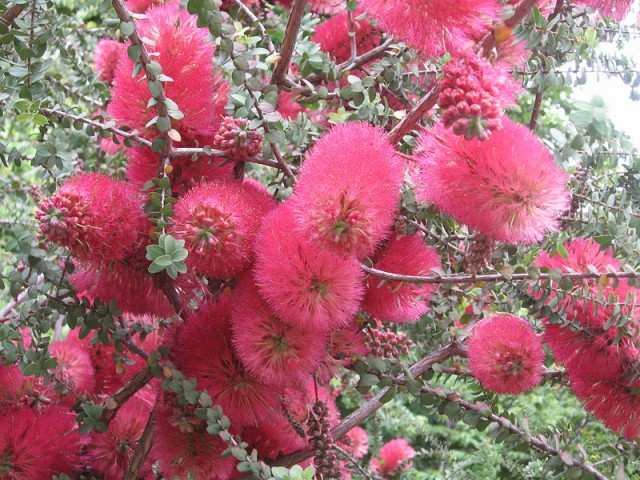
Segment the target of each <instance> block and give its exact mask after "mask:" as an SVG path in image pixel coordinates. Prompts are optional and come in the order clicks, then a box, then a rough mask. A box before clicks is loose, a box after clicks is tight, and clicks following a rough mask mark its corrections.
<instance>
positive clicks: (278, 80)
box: [271, 0, 307, 88]
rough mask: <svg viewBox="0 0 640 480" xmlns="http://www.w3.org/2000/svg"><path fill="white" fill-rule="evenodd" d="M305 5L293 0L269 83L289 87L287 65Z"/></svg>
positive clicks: (302, 2) (299, 0)
mask: <svg viewBox="0 0 640 480" xmlns="http://www.w3.org/2000/svg"><path fill="white" fill-rule="evenodd" d="M306 4H307V0H295V1H294V2H293V7H292V8H291V13H290V14H289V21H288V22H287V28H286V30H285V32H284V40H283V42H282V48H281V49H280V59H279V60H278V64H277V65H276V68H275V70H274V71H273V77H272V78H271V83H272V84H274V85H278V87H280V88H282V87H283V86H290V82H289V80H288V79H287V75H288V73H289V65H290V64H291V57H292V56H293V51H294V49H295V47H296V41H297V38H298V31H299V30H300V24H301V23H302V15H304V7H305V6H306Z"/></svg>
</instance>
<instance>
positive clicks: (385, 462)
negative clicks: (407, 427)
mask: <svg viewBox="0 0 640 480" xmlns="http://www.w3.org/2000/svg"><path fill="white" fill-rule="evenodd" d="M415 455H416V451H415V450H414V449H413V448H412V447H411V445H409V442H407V441H406V440H405V439H404V438H395V439H393V440H390V441H388V442H387V443H385V444H384V445H383V446H382V448H380V451H379V452H378V454H377V455H376V456H375V457H374V458H372V459H371V463H370V466H371V471H372V472H373V473H375V474H376V475H379V476H381V477H382V478H384V479H391V478H393V477H394V476H396V475H399V474H400V473H402V472H404V471H406V470H408V469H409V468H411V465H412V462H411V459H412V458H413V457H415Z"/></svg>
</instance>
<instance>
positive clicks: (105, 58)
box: [93, 38, 123, 83]
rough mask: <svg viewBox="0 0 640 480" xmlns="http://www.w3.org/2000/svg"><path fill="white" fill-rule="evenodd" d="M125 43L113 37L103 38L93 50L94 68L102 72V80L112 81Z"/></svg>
mask: <svg viewBox="0 0 640 480" xmlns="http://www.w3.org/2000/svg"><path fill="white" fill-rule="evenodd" d="M122 47H123V44H122V43H120V42H118V41H117V40H114V39H112V38H101V39H100V40H98V43H97V44H96V48H95V50H94V51H93V70H94V71H96V72H100V80H102V81H103V82H106V83H111V82H112V81H113V77H114V75H115V71H116V66H117V65H118V59H119V57H120V50H121V49H122Z"/></svg>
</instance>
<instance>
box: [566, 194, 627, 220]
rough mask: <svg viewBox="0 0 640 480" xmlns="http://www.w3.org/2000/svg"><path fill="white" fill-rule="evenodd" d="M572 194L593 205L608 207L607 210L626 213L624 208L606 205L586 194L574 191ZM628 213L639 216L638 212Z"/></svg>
mask: <svg viewBox="0 0 640 480" xmlns="http://www.w3.org/2000/svg"><path fill="white" fill-rule="evenodd" d="M573 196H574V197H576V198H578V199H580V200H583V201H585V202H589V203H593V204H594V205H599V206H601V207H604V208H608V209H609V210H614V211H616V212H621V213H627V212H625V210H624V208H621V207H617V206H615V205H607V204H606V203H604V202H601V201H599V200H594V199H593V198H591V197H588V196H586V195H582V194H580V193H575V192H574V193H573ZM629 215H631V216H632V217H636V218H640V213H635V212H630V213H629Z"/></svg>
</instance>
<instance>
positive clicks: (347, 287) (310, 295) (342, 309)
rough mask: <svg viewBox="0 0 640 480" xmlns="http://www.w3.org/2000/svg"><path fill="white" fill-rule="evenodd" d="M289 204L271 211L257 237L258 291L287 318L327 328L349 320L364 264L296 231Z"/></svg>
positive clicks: (359, 291)
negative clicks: (327, 249) (324, 248)
mask: <svg viewBox="0 0 640 480" xmlns="http://www.w3.org/2000/svg"><path fill="white" fill-rule="evenodd" d="M295 227H296V224H295V219H294V216H293V213H292V211H291V209H290V208H289V205H282V206H280V207H279V208H277V209H276V210H274V211H273V212H272V213H271V214H270V215H268V216H267V217H266V218H265V220H264V222H263V224H262V228H261V229H260V233H259V234H258V237H257V240H256V247H255V248H256V264H255V267H254V276H255V279H256V284H257V285H258V287H259V289H260V293H261V294H262V296H263V297H264V298H265V299H266V300H267V302H268V304H269V306H270V307H271V308H272V309H273V310H274V312H275V313H276V314H278V315H279V316H280V317H281V318H282V319H283V320H285V321H286V322H288V323H291V324H293V325H301V326H304V327H306V328H309V329H313V330H320V331H327V330H329V329H330V328H332V327H336V326H341V325H345V324H347V323H348V322H349V321H350V320H351V319H352V318H353V316H354V315H355V314H356V313H357V311H358V307H359V304H360V300H361V298H362V293H363V289H362V276H363V274H362V270H361V269H360V268H359V267H358V265H357V264H356V262H355V261H354V260H353V259H345V258H343V257H340V256H338V255H336V254H334V253H332V252H328V251H325V250H322V249H321V248H318V247H317V246H315V245H314V244H311V243H309V242H307V241H305V240H304V239H302V238H300V237H299V236H298V235H296V234H295V232H294V230H295Z"/></svg>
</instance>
